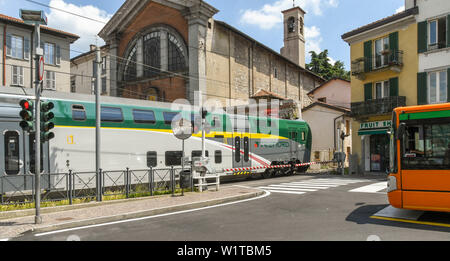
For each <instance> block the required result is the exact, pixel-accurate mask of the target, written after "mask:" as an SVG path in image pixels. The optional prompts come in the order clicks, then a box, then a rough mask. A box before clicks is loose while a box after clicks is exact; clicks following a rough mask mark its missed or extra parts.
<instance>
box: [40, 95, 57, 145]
mask: <svg viewBox="0 0 450 261" xmlns="http://www.w3.org/2000/svg"><path fill="white" fill-rule="evenodd" d="M53 108H55V105H54V104H53V102H41V142H42V143H44V142H47V141H49V140H51V139H53V138H54V137H55V134H54V133H53V132H50V130H52V129H53V128H55V124H54V123H53V122H51V120H52V119H53V118H55V114H54V113H53V112H51V110H52V109H53Z"/></svg>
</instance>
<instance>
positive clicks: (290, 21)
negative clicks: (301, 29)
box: [287, 16, 295, 33]
mask: <svg viewBox="0 0 450 261" xmlns="http://www.w3.org/2000/svg"><path fill="white" fill-rule="evenodd" d="M287 27H288V32H289V33H293V32H295V18H294V17H292V16H291V17H289V18H288V23H287Z"/></svg>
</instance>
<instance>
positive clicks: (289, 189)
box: [259, 187, 309, 192]
mask: <svg viewBox="0 0 450 261" xmlns="http://www.w3.org/2000/svg"><path fill="white" fill-rule="evenodd" d="M259 189H264V190H272V189H274V190H287V191H303V192H309V191H308V190H304V189H299V188H286V187H282V188H275V187H259Z"/></svg>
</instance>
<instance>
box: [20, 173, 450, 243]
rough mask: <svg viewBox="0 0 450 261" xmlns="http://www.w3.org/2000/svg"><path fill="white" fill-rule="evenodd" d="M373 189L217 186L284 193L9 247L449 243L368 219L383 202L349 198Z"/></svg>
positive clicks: (330, 184) (378, 197)
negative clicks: (157, 243) (64, 243)
mask: <svg viewBox="0 0 450 261" xmlns="http://www.w3.org/2000/svg"><path fill="white" fill-rule="evenodd" d="M336 179H338V180H336ZM346 180H347V181H348V182H347V181H346ZM381 181H382V180H379V179H368V178H342V177H333V176H320V177H316V176H291V177H280V178H274V179H268V180H263V179H260V180H253V181H242V182H239V183H228V184H226V185H224V186H235V185H239V186H250V187H264V188H275V189H276V191H279V190H283V189H286V188H287V189H288V190H284V191H282V193H279V192H273V191H272V192H270V194H267V196H265V197H262V198H259V199H254V200H250V201H246V202H241V203H237V204H232V205H226V206H221V207H216V208H210V209H205V210H199V211H194V212H189V213H183V214H177V215H169V216H164V217H157V218H151V219H146V220H140V221H130V222H124V223H119V224H113V225H107V226H99V227H94V228H86V229H78V230H73V231H68V232H63V233H54V234H50V235H45V236H36V235H35V234H28V235H25V236H23V237H19V238H16V239H15V240H33V241H35V240H38V241H53V240H56V241H66V240H68V239H75V240H81V241H130V240H133V241H305V240H306V241H344V240H345V241H349V240H350V241H367V240H381V241H410V240H413V241H416V240H425V241H429V240H430V241H434V240H445V241H447V240H449V239H450V234H449V232H450V228H448V227H447V228H446V227H437V226H429V225H423V224H410V223H402V222H397V221H385V220H378V219H373V218H371V216H372V215H373V214H375V213H376V212H378V211H379V210H381V209H383V208H385V207H387V206H388V202H387V197H386V194H385V193H383V192H382V191H381V192H374V193H365V192H350V190H353V189H357V188H360V187H364V186H367V185H371V184H376V183H378V184H379V183H380V182H381ZM274 186H275V187H274ZM307 186H309V187H307ZM299 187H300V190H301V189H303V190H302V192H299V189H298V188H299ZM293 193H294V194H293ZM300 193H301V194H300Z"/></svg>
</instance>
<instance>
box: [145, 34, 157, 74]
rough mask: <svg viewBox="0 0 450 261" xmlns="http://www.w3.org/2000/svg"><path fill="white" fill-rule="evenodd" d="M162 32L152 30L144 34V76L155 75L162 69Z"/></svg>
mask: <svg viewBox="0 0 450 261" xmlns="http://www.w3.org/2000/svg"><path fill="white" fill-rule="evenodd" d="M160 44H161V33H160V32H152V33H150V34H147V35H146V36H144V76H146V77H154V76H156V75H158V74H159V73H160V69H161V47H160Z"/></svg>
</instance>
